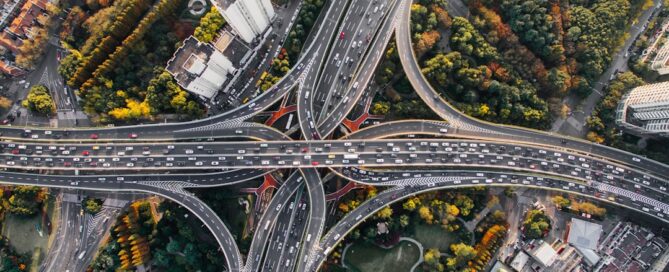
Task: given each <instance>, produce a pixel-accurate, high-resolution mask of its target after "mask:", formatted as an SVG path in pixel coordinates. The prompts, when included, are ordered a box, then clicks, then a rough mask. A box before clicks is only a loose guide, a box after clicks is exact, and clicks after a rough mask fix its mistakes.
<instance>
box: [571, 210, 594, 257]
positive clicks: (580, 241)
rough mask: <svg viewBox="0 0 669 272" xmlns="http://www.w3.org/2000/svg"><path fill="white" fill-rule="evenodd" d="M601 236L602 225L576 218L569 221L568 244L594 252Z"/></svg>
mask: <svg viewBox="0 0 669 272" xmlns="http://www.w3.org/2000/svg"><path fill="white" fill-rule="evenodd" d="M601 235H602V225H600V224H595V223H591V222H588V221H584V220H581V219H578V218H572V219H571V229H570V230H569V239H568V241H569V243H570V244H572V245H574V246H576V247H580V248H584V249H592V250H596V249H597V243H598V242H599V237H600V236H601Z"/></svg>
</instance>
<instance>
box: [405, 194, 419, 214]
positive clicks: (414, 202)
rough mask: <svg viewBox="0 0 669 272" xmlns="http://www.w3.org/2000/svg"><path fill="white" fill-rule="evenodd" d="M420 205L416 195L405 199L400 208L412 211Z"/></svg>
mask: <svg viewBox="0 0 669 272" xmlns="http://www.w3.org/2000/svg"><path fill="white" fill-rule="evenodd" d="M418 205H420V199H419V198H417V197H412V198H409V199H407V200H406V201H405V202H404V203H403V204H402V208H404V209H405V210H407V211H413V210H415V209H416V207H417V206H418Z"/></svg>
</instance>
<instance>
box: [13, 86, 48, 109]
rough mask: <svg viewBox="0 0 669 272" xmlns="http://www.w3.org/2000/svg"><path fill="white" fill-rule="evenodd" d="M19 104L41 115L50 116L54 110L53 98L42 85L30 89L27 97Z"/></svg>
mask: <svg viewBox="0 0 669 272" xmlns="http://www.w3.org/2000/svg"><path fill="white" fill-rule="evenodd" d="M21 104H22V106H23V107H25V108H27V109H28V110H30V111H32V112H34V113H37V114H41V115H50V114H52V113H53V112H54V111H55V110H56V105H55V104H54V103H53V98H51V94H50V93H49V90H48V89H47V88H46V87H45V86H44V85H35V86H33V87H31V88H30V91H29V92H28V97H26V99H25V100H23V102H22V103H21Z"/></svg>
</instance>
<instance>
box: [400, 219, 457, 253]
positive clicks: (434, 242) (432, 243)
mask: <svg viewBox="0 0 669 272" xmlns="http://www.w3.org/2000/svg"><path fill="white" fill-rule="evenodd" d="M412 237H413V238H414V239H416V240H417V241H418V242H420V243H421V244H423V248H424V249H426V250H427V249H428V248H438V249H439V250H440V251H441V252H447V251H448V250H449V247H450V246H451V244H453V243H459V242H460V238H459V237H458V235H457V234H456V233H449V232H447V231H445V230H444V229H442V228H441V226H440V225H427V224H416V226H415V227H414V234H413V235H412Z"/></svg>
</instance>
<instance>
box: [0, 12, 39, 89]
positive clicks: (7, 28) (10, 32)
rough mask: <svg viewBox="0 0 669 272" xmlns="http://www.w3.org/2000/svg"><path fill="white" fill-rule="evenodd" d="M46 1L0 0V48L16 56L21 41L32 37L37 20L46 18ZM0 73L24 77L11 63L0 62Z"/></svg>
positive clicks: (19, 69)
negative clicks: (42, 17) (0, 5)
mask: <svg viewBox="0 0 669 272" xmlns="http://www.w3.org/2000/svg"><path fill="white" fill-rule="evenodd" d="M47 3H48V0H0V4H2V5H3V6H2V7H1V8H0V46H1V47H4V48H5V49H7V50H8V51H9V52H11V53H12V54H14V55H16V54H18V52H19V48H20V47H21V45H22V44H23V40H25V39H32V38H33V37H34V33H33V29H34V27H35V26H36V25H39V22H38V20H37V18H39V17H40V16H47V14H46V7H47ZM0 72H1V73H3V74H6V75H9V76H20V75H24V74H25V73H26V71H24V70H22V69H21V68H18V67H16V65H15V64H14V63H12V62H11V61H8V60H5V59H2V60H0Z"/></svg>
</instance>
